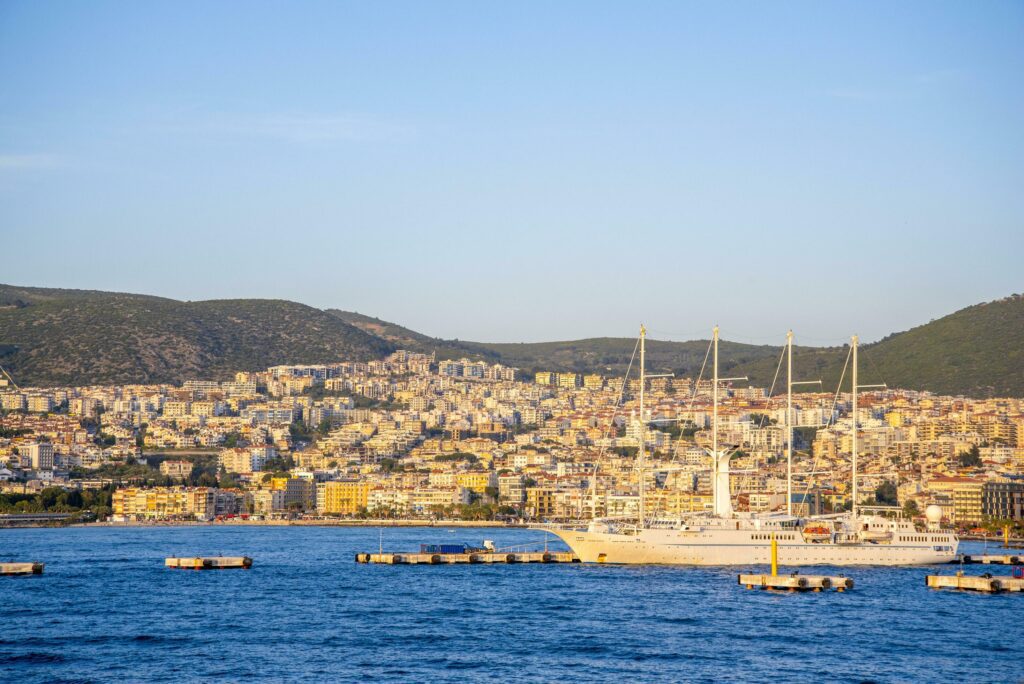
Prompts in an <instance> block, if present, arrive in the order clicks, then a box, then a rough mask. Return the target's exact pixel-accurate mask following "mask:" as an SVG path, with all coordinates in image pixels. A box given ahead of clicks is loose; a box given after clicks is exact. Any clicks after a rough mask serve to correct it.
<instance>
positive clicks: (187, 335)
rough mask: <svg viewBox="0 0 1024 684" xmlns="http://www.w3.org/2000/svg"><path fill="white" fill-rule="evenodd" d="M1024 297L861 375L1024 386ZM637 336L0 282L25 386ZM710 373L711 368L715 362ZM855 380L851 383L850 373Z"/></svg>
mask: <svg viewBox="0 0 1024 684" xmlns="http://www.w3.org/2000/svg"><path fill="white" fill-rule="evenodd" d="M1022 340H1024V297H1022V296H1020V295H1014V296H1012V297H1007V298H1006V299H1002V300H999V301H995V302H989V303H987V304H979V305H976V306H972V307H968V308H966V309H963V310H961V311H957V312H956V313H953V314H950V315H949V316H945V317H944V318H940V319H938V320H935V321H932V322H930V323H927V324H925V325H922V326H919V327H917V328H913V329H911V330H908V331H906V332H901V333H895V334H893V335H890V336H889V337H887V338H885V339H883V340H880V341H879V342H876V343H874V344H866V345H862V347H861V382H862V383H879V382H885V383H887V384H888V385H889V386H890V387H904V388H910V389H924V390H931V391H934V392H939V393H943V394H968V395H972V396H991V395H1003V396H1024V342H1022ZM635 344H636V340H635V339H633V338H607V337H603V338H593V339H586V340H575V341H567V342H541V343H524V344H516V343H503V344H498V343H479V342H466V341H461V340H442V339H437V338H432V337H429V336H427V335H423V334H421V333H418V332H416V331H414V330H410V329H409V328H405V327H402V326H400V325H397V324H395V323H389V322H387V321H382V320H380V319H377V318H373V317H370V316H366V315H363V314H358V313H353V312H346V311H340V310H337V309H328V310H327V311H321V310H319V309H315V308H313V307H309V306H305V305H303V304H297V303H295V302H287V301H279V300H259V299H238V300H214V301H204V302H179V301H176V300H172V299H165V298H162V297H152V296H147V295H134V294H121V293H113V292H96V291H90V290H57V289H43V288H26V287H15V286H8V285H0V364H3V365H4V366H5V367H6V368H8V369H9V370H10V371H11V372H12V374H14V376H15V379H16V380H18V381H19V382H20V383H22V384H25V385H56V384H89V383H108V382H116V383H130V382H157V381H171V382H177V381H181V380H184V379H188V378H195V377H227V376H228V375H229V374H230V373H231V372H233V371H236V370H260V369H263V368H266V367H267V366H271V365H275V364H279V363H321V362H328V361H336V360H340V359H369V358H379V357H381V356H384V355H386V354H388V353H389V352H391V351H393V350H394V349H397V348H405V349H410V350H414V351H420V352H423V353H428V354H429V353H436V354H437V356H438V358H441V359H445V358H460V357H469V358H474V359H482V360H485V361H488V362H490V363H498V362H500V363H503V364H505V365H509V366H515V367H517V368H520V369H522V371H523V372H524V373H525V374H529V373H532V372H534V371H536V370H556V371H567V370H569V371H576V372H581V373H588V372H596V373H602V374H606V375H621V374H622V373H623V372H624V371H625V369H626V367H627V366H628V364H629V361H630V356H631V355H632V353H633V349H634V346H635ZM707 348H708V342H707V340H697V341H690V342H663V341H659V340H649V342H648V345H647V352H648V353H647V359H648V369H649V370H650V372H658V373H662V372H674V373H676V374H678V375H696V374H697V373H698V372H699V371H700V368H701V364H702V363H703V360H704V355H705V353H706V352H707ZM780 352H781V347H779V346H760V345H748V344H739V343H734V342H727V341H723V342H722V343H721V347H720V369H721V372H722V373H723V375H731V376H742V375H746V376H749V377H750V384H753V385H760V386H767V385H769V384H770V383H771V381H772V377H773V376H774V374H775V369H776V367H777V363H778V359H779V354H780ZM847 352H848V347H833V348H813V347H797V348H795V350H794V372H795V374H796V375H797V376H798V377H799V378H800V379H821V380H823V381H824V388H825V389H826V390H827V391H833V390H834V389H835V384H836V382H837V381H838V378H839V375H840V371H841V370H842V366H843V362H844V361H845V359H846V356H847ZM708 372H710V369H709V371H708ZM846 384H847V386H848V385H849V379H847V382H846Z"/></svg>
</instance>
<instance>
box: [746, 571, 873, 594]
mask: <svg viewBox="0 0 1024 684" xmlns="http://www.w3.org/2000/svg"><path fill="white" fill-rule="evenodd" d="M737 581H738V583H739V584H742V585H743V586H745V587H746V588H747V589H754V588H755V587H756V588H758V589H777V590H781V591H826V590H828V589H835V590H836V591H846V590H847V589H853V579H852V578H850V577H844V576H842V575H840V576H838V577H828V576H825V575H800V574H797V573H793V574H792V575H740V576H739V577H738V578H737Z"/></svg>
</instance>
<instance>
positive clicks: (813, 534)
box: [803, 525, 832, 542]
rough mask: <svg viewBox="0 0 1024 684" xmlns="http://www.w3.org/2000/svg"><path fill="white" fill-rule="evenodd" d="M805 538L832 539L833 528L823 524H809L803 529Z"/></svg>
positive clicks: (810, 539) (813, 540) (817, 540)
mask: <svg viewBox="0 0 1024 684" xmlns="http://www.w3.org/2000/svg"><path fill="white" fill-rule="evenodd" d="M803 535H804V539H806V540H807V541H810V542H822V541H829V540H830V539H832V530H830V529H829V528H827V527H822V526H820V525H819V526H808V527H805V528H804V529H803Z"/></svg>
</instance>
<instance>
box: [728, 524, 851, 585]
mask: <svg viewBox="0 0 1024 684" xmlns="http://www.w3.org/2000/svg"><path fill="white" fill-rule="evenodd" d="M736 582H737V583H738V584H741V585H743V586H745V587H746V588H747V589H753V588H755V587H757V588H759V589H776V590H780V591H825V590H828V589H835V590H836V591H846V590H847V589H853V579H852V578H850V577H847V576H845V575H839V576H837V577H829V576H826V575H801V574H800V573H797V572H794V573H792V574H791V575H780V574H779V543H778V541H777V540H776V539H775V536H774V535H772V572H771V574H770V575H739V576H738V577H737V578H736Z"/></svg>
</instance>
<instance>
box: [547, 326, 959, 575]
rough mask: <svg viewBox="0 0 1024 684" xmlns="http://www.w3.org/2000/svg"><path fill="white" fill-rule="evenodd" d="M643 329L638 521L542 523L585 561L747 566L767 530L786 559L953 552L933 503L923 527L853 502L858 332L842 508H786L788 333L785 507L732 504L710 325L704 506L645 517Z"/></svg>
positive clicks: (872, 559)
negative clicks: (845, 505)
mask: <svg viewBox="0 0 1024 684" xmlns="http://www.w3.org/2000/svg"><path fill="white" fill-rule="evenodd" d="M645 337H646V330H645V329H644V328H643V327H642V326H641V328H640V341H639V342H640V397H639V404H640V407H639V408H640V440H639V441H640V448H639V451H638V455H637V465H638V468H639V469H640V478H639V480H640V482H639V500H638V503H639V515H638V516H637V520H636V522H635V523H634V522H627V521H622V520H613V519H605V520H602V519H595V520H593V521H591V522H590V523H589V525H587V526H586V527H585V528H581V527H578V526H546V529H548V530H549V531H551V532H552V533H554V534H556V535H558V536H559V537H560V538H561V539H562V540H563V541H564V542H565V543H566V544H568V545H569V547H570V548H572V550H573V552H574V553H576V555H577V556H579V558H580V559H581V560H582V561H583V562H585V563H623V564H651V563H663V564H675V565H753V564H760V563H768V562H770V557H771V541H772V538H774V539H776V540H777V542H778V549H779V551H778V552H779V559H780V561H781V562H782V563H783V564H784V565H843V566H845V565H890V566H893V565H929V564H933V563H945V562H950V561H952V560H954V559H955V557H956V553H957V547H958V545H959V541H958V539H957V537H956V535H955V534H954V533H953V532H952V531H951V530H945V529H941V528H940V520H941V517H942V513H941V510H940V509H939V508H938V507H937V506H929V507H928V510H927V511H926V519H927V525H926V529H924V530H919V529H918V528H917V527H916V526H915V525H914V523H913V522H912V521H910V520H907V519H905V518H903V517H902V516H900V515H898V516H897V517H895V518H889V517H885V516H883V515H879V514H877V513H872V512H871V509H866V508H864V507H861V506H860V505H859V503H858V499H857V497H858V493H859V492H858V484H857V480H858V472H857V466H858V462H857V461H858V453H857V451H858V446H857V442H858V436H857V429H858V425H859V421H858V414H857V411H858V407H857V394H858V390H860V389H862V388H865V387H868V386H867V385H858V384H857V347H858V338H857V336H854V337H853V338H852V339H851V343H852V348H851V354H852V361H853V378H852V380H853V383H852V395H853V401H852V431H853V447H852V454H851V455H852V479H853V482H852V493H853V506H852V510H851V511H850V512H848V513H840V514H835V515H824V516H814V517H806V518H804V517H799V516H795V515H793V513H792V498H793V496H792V477H793V458H792V441H793V420H792V416H793V409H792V392H793V385H794V384H801V383H795V382H794V381H793V378H792V371H793V363H792V358H793V335H792V332H790V333H789V334H787V337H786V345H787V350H786V351H787V355H788V363H787V368H788V370H787V383H786V384H787V412H786V431H787V446H786V457H787V466H786V470H787V484H786V494H787V509H786V513H775V514H753V513H741V512H735V511H733V509H732V498H731V493H730V487H729V479H730V471H729V459H730V457H731V455H732V452H731V450H728V449H721V448H720V447H719V440H718V432H719V430H718V403H719V402H718V392H719V385H720V383H722V382H727V381H730V380H737V379H739V378H719V377H718V326H715V328H714V330H713V336H712V347H713V352H714V362H713V376H714V377H713V380H712V402H713V407H712V435H711V440H712V447H711V450H710V456H711V466H712V494H713V500H714V511H713V512H712V513H694V514H684V515H680V516H678V517H654V518H652V519H650V520H648V517H647V511H646V496H645V495H646V492H645V488H646V485H645V479H646V478H645V477H644V470H643V469H644V468H645V466H646V463H645V461H646V424H647V422H646V417H645V415H644V393H645V387H644V385H645V383H646V379H647V378H646V369H645V355H644V344H645Z"/></svg>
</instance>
